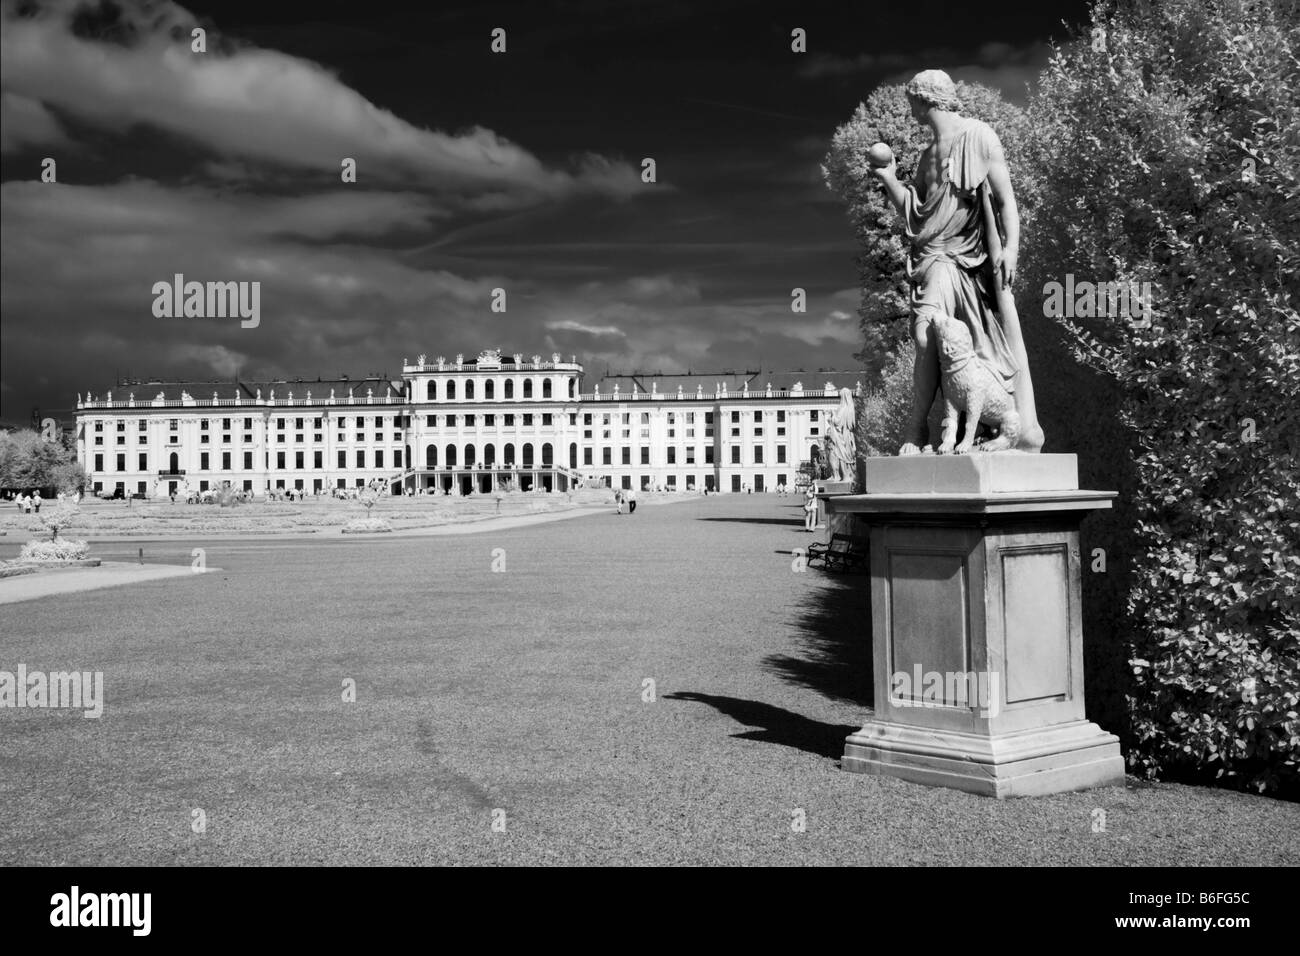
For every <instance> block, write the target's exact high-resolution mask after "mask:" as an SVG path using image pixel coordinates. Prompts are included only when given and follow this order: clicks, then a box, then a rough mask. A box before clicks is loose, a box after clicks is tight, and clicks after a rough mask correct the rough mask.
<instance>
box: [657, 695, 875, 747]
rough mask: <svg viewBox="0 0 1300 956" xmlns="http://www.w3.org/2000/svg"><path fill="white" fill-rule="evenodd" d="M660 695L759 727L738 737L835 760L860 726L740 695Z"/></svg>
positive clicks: (737, 736)
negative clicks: (707, 706) (808, 715)
mask: <svg viewBox="0 0 1300 956" xmlns="http://www.w3.org/2000/svg"><path fill="white" fill-rule="evenodd" d="M663 696H664V697H665V698H669V699H672V700H689V701H696V702H698V703H701V704H708V705H709V706H710V707H712V708H714V709H715V710H717V711H718V712H719V713H723V714H726V715H727V716H728V717H730V718H731V719H732V720H734V721H736V722H737V723H741V724H744V725H745V726H746V727H757V728H759V729H758V730H750V731H747V732H745V733H741V734H732V735H731V736H733V737H736V738H738V739H740V740H759V741H762V742H763V743H766V744H780V745H781V746H783V747H793V748H795V749H796V750H803V751H806V752H807V753H810V754H816V755H817V756H819V757H829V758H831V759H834V760H838V759H840V758H841V757H843V756H844V738H845V737H847V736H848V735H849V734H853V733H857V732H858V731H859V730H861V728H860V727H850V726H848V725H847V724H827V723H823V722H822V721H820V720H812V719H810V718H808V717H804V716H803V715H802V714H796V713H794V712H793V711H789V710H784V709H782V708H780V707H774V706H773V705H772V704H763V703H760V702H759V701H756V700H741V699H740V698H739V697H719V696H717V695H716V694H697V693H695V692H693V691H681V692H680V693H675V694H664V695H663Z"/></svg>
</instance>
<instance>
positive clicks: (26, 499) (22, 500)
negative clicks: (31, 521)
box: [14, 491, 41, 515]
mask: <svg viewBox="0 0 1300 956" xmlns="http://www.w3.org/2000/svg"><path fill="white" fill-rule="evenodd" d="M14 502H15V503H16V504H17V505H18V513H19V514H28V515H29V514H31V513H32V511H35V512H36V513H37V514H40V512H41V496H40V495H38V494H37V493H36V492H34V491H33V492H32V493H31V494H30V495H27V494H20V495H18V497H16V498H15V499H14Z"/></svg>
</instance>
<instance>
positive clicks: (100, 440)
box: [95, 435, 591, 445]
mask: <svg viewBox="0 0 1300 956" xmlns="http://www.w3.org/2000/svg"><path fill="white" fill-rule="evenodd" d="M587 437H588V438H590V437H591V435H587ZM95 444H96V445H102V444H104V436H103V435H96V436H95Z"/></svg>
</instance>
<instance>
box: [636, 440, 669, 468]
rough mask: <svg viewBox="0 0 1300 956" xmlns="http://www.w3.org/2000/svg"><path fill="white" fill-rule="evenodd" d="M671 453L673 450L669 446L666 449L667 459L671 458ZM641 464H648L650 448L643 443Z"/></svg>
mask: <svg viewBox="0 0 1300 956" xmlns="http://www.w3.org/2000/svg"><path fill="white" fill-rule="evenodd" d="M672 453H673V450H672V449H671V448H669V449H668V455H669V461H671V460H672ZM641 464H643V465H648V464H650V448H649V447H648V446H645V445H643V446H642V447H641Z"/></svg>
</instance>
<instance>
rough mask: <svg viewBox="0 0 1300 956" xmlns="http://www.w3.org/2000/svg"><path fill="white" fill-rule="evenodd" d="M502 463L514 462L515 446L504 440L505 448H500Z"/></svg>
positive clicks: (510, 463) (509, 463)
mask: <svg viewBox="0 0 1300 956" xmlns="http://www.w3.org/2000/svg"><path fill="white" fill-rule="evenodd" d="M501 455H502V464H506V465H513V464H514V463H515V446H514V445H513V444H512V443H510V442H506V446H505V448H503V449H501Z"/></svg>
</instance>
